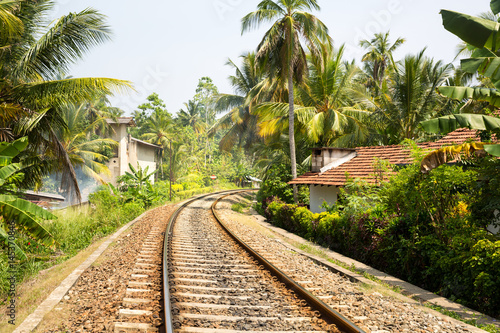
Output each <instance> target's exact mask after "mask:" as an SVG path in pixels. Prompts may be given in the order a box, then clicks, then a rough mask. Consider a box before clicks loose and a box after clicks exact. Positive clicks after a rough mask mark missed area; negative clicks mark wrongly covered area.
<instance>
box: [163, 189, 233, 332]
mask: <svg viewBox="0 0 500 333" xmlns="http://www.w3.org/2000/svg"><path fill="white" fill-rule="evenodd" d="M227 192H235V191H234V190H230V191H221V192H215V193H208V194H203V195H199V196H196V197H193V198H191V199H189V200H187V201H185V202H184V203H183V204H182V205H181V206H180V207H179V208H178V209H177V210H176V211H175V212H174V213H173V214H172V215H170V219H169V220H168V224H167V229H166V230H165V237H164V240H163V272H162V274H163V309H164V317H165V318H164V321H163V322H164V323H165V329H166V332H167V333H173V332H174V325H173V321H172V306H171V304H170V289H169V281H168V262H167V260H168V257H169V255H168V253H167V251H170V239H171V235H172V228H173V225H174V223H175V220H176V219H177V217H178V216H179V214H180V213H181V211H182V210H183V209H184V208H186V207H187V206H189V205H190V204H191V203H193V202H195V201H196V200H200V199H203V198H206V197H209V196H212V195H217V194H224V193H227ZM239 192H241V191H236V192H235V193H239Z"/></svg>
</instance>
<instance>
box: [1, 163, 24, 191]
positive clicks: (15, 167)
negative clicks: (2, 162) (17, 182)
mask: <svg viewBox="0 0 500 333" xmlns="http://www.w3.org/2000/svg"><path fill="white" fill-rule="evenodd" d="M19 170H21V165H20V164H19V163H13V164H9V165H6V166H4V167H1V168H0V186H2V185H3V184H5V181H6V180H7V178H9V177H10V176H12V175H13V174H14V173H16V172H18V171H19Z"/></svg>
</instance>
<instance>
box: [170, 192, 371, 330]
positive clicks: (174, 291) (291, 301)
mask: <svg viewBox="0 0 500 333" xmlns="http://www.w3.org/2000/svg"><path fill="white" fill-rule="evenodd" d="M233 193H234V192H233ZM217 197H219V198H220V197H221V195H220V194H218V195H209V196H204V197H202V198H198V199H195V200H193V201H190V202H187V203H185V204H184V205H183V206H182V207H181V208H180V209H179V210H178V211H177V212H176V213H175V214H174V215H173V216H172V218H171V221H170V223H169V226H168V228H167V232H166V237H165V244H164V268H163V273H164V285H165V287H164V301H165V328H166V331H167V332H214V333H230V332H243V331H260V332H349V333H350V332H363V331H362V330H361V329H359V328H358V327H356V326H355V325H354V324H352V323H351V322H349V321H348V320H347V319H345V318H344V317H342V316H341V315H340V314H339V313H337V312H336V311H334V310H332V309H331V308H329V307H328V306H327V305H326V304H325V303H323V302H322V301H321V300H320V299H319V298H316V297H314V296H312V294H311V293H310V292H309V291H307V290H306V289H304V288H303V287H302V286H300V285H299V284H297V283H296V282H295V281H293V280H292V279H290V278H289V277H287V276H286V275H285V274H284V273H283V272H282V271H281V270H279V269H277V268H276V267H275V266H274V265H272V264H270V261H271V260H272V258H263V257H262V256H260V255H259V254H258V253H257V252H255V251H254V250H252V249H249V248H248V247H247V246H246V245H245V244H244V243H243V242H242V241H241V240H240V239H239V238H238V237H236V236H235V235H234V234H231V232H230V231H229V230H224V229H226V228H225V227H224V226H223V225H222V226H221V224H219V223H217V222H216V220H215V219H214V217H213V216H215V217H216V218H217V216H216V214H214V213H211V212H215V211H214V209H213V207H214V205H215V203H214V202H215V199H216V198H217ZM211 207H212V211H211V210H210V208H211ZM213 214H214V215H213ZM268 259H269V261H268Z"/></svg>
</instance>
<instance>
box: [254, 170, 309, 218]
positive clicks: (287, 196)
mask: <svg viewBox="0 0 500 333" xmlns="http://www.w3.org/2000/svg"><path fill="white" fill-rule="evenodd" d="M291 180H292V175H291V172H290V170H289V167H288V166H286V165H284V164H276V165H273V166H272V167H271V168H270V169H269V170H268V172H267V173H266V177H265V178H264V180H263V182H262V184H261V187H260V189H259V191H258V193H257V197H256V200H257V203H258V205H257V207H256V208H257V210H258V211H259V212H261V213H263V212H264V210H265V209H266V206H265V202H266V200H267V199H270V198H272V197H277V198H279V199H280V200H282V201H283V202H286V203H290V204H291V203H294V201H293V187H292V186H291V185H288V184H287V183H288V182H289V181H291ZM298 199H299V202H300V203H302V204H305V205H308V204H309V187H307V186H299V187H298Z"/></svg>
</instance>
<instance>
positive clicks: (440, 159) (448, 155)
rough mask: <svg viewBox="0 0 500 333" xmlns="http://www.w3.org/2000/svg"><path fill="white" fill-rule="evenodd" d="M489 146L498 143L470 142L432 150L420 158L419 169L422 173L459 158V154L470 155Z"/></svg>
mask: <svg viewBox="0 0 500 333" xmlns="http://www.w3.org/2000/svg"><path fill="white" fill-rule="evenodd" d="M491 146H500V145H493V144H488V143H483V142H472V143H463V144H461V145H456V146H449V147H443V148H441V149H437V150H434V151H432V152H430V153H429V154H427V155H426V156H425V157H424V158H423V159H422V162H421V164H420V171H421V172H422V173H428V172H429V171H431V170H432V169H435V168H437V167H438V166H440V165H442V164H445V163H447V162H451V161H453V160H457V159H458V160H460V159H461V156H464V157H468V156H472V154H474V153H475V152H476V151H481V150H485V149H486V148H487V147H491Z"/></svg>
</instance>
